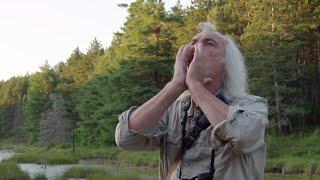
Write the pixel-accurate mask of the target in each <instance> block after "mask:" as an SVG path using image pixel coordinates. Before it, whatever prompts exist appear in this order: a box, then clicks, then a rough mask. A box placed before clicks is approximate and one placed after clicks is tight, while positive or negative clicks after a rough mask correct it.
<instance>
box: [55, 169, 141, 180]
mask: <svg viewBox="0 0 320 180" xmlns="http://www.w3.org/2000/svg"><path fill="white" fill-rule="evenodd" d="M68 178H85V179H89V180H91V179H92V180H99V179H101V180H103V179H110V180H122V179H125V180H138V179H140V178H139V177H138V176H137V175H136V174H130V175H129V174H121V175H115V174H111V173H110V172H107V171H106V169H103V168H97V167H85V166H83V167H72V168H70V169H68V170H67V171H66V172H65V173H64V174H63V176H62V177H61V179H68Z"/></svg>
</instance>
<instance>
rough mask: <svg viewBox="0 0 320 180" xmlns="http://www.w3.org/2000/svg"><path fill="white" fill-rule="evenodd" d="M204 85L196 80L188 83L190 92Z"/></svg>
mask: <svg viewBox="0 0 320 180" xmlns="http://www.w3.org/2000/svg"><path fill="white" fill-rule="evenodd" d="M201 87H204V85H203V83H201V82H198V81H193V82H189V83H188V89H189V90H190V91H191V93H192V92H196V91H197V89H199V88H201Z"/></svg>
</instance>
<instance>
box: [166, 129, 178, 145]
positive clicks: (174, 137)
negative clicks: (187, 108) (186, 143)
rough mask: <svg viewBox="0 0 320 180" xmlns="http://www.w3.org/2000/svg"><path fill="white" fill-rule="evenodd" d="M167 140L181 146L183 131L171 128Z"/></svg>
mask: <svg viewBox="0 0 320 180" xmlns="http://www.w3.org/2000/svg"><path fill="white" fill-rule="evenodd" d="M167 142H168V143H169V144H171V145H176V146H179V147H180V146H181V133H179V132H177V131H176V130H172V129H169V130H168V134H167Z"/></svg>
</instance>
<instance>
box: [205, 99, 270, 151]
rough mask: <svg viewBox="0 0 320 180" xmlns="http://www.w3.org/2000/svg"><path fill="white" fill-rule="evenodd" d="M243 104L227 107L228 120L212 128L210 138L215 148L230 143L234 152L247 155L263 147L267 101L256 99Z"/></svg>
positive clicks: (266, 119) (266, 120)
mask: <svg viewBox="0 0 320 180" xmlns="http://www.w3.org/2000/svg"><path fill="white" fill-rule="evenodd" d="M244 102H245V103H244V105H243V104H242V105H241V106H240V105H239V104H235V105H231V106H229V111H228V118H227V119H226V120H224V121H222V122H220V123H219V124H217V125H216V126H215V127H214V129H213V131H212V135H211V138H212V141H213V142H214V144H216V145H217V146H222V145H224V144H226V143H230V146H231V147H232V149H233V150H234V151H235V152H239V153H248V152H251V151H254V150H255V149H257V148H259V147H261V146H262V145H264V132H265V126H266V125H267V124H268V103H267V100H266V99H265V98H262V97H256V98H250V99H249V100H248V99H247V100H246V101H244ZM240 104H241V103H240Z"/></svg>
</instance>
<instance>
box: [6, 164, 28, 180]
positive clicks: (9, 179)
mask: <svg viewBox="0 0 320 180" xmlns="http://www.w3.org/2000/svg"><path fill="white" fill-rule="evenodd" d="M0 174H1V177H0V179H5V180H29V179H30V177H29V175H28V173H26V172H23V171H22V170H21V169H20V168H19V167H18V165H17V164H15V163H12V162H7V163H0Z"/></svg>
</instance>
